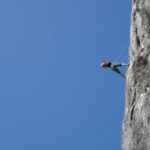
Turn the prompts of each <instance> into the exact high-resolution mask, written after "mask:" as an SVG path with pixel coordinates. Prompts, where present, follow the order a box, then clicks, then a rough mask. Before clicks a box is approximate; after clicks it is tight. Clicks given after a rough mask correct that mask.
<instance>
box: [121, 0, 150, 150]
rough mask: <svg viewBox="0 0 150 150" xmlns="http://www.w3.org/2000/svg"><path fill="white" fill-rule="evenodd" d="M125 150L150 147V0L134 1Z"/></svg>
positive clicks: (123, 143)
mask: <svg viewBox="0 0 150 150" xmlns="http://www.w3.org/2000/svg"><path fill="white" fill-rule="evenodd" d="M129 64H130V66H129V68H128V71H127V78H126V108H125V116H124V122H123V133H122V149H123V150H150V0H132V14H131V31H130V48H129Z"/></svg>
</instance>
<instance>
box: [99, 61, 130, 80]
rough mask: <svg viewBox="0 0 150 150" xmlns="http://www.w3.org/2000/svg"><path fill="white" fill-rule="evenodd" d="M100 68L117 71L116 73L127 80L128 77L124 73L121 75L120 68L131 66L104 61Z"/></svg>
mask: <svg viewBox="0 0 150 150" xmlns="http://www.w3.org/2000/svg"><path fill="white" fill-rule="evenodd" d="M100 66H101V67H102V68H110V69H111V70H112V71H115V72H116V73H118V74H120V75H121V76H122V77H124V78H126V76H125V75H124V74H123V73H121V71H120V70H119V69H118V67H122V66H126V67H128V66H129V65H128V64H124V63H111V62H109V61H102V62H101V64H100Z"/></svg>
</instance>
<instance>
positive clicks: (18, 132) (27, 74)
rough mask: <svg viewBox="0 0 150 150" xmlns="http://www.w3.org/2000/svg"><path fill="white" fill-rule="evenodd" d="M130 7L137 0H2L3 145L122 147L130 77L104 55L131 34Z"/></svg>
mask: <svg viewBox="0 0 150 150" xmlns="http://www.w3.org/2000/svg"><path fill="white" fill-rule="evenodd" d="M130 11H131V3H130V0H128V1H127V0H1V1H0V19H1V21H0V22H1V23H0V70H1V73H0V149H1V150H120V149H121V126H122V120H123V115H124V103H125V99H124V95H125V93H124V89H125V80H124V79H123V78H121V77H120V76H118V75H116V74H115V73H113V72H111V71H109V70H103V69H101V68H99V62H100V61H101V60H105V59H108V60H111V61H113V60H114V59H115V58H116V57H117V56H118V55H119V53H120V51H121V49H122V48H123V47H124V45H125V44H126V43H127V41H128V40H129V30H130ZM127 53H128V52H127V49H126V51H125V53H124V55H123V57H122V58H120V62H127V55H128V54H127ZM124 71H125V70H124Z"/></svg>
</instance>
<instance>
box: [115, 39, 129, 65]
mask: <svg viewBox="0 0 150 150" xmlns="http://www.w3.org/2000/svg"><path fill="white" fill-rule="evenodd" d="M128 45H129V41H128V42H127V43H126V44H125V46H124V47H123V49H122V50H121V52H120V54H119V55H118V57H117V58H116V59H115V61H114V63H117V61H118V60H119V59H120V58H121V57H122V55H123V54H124V52H125V50H126V49H127V47H128Z"/></svg>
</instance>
